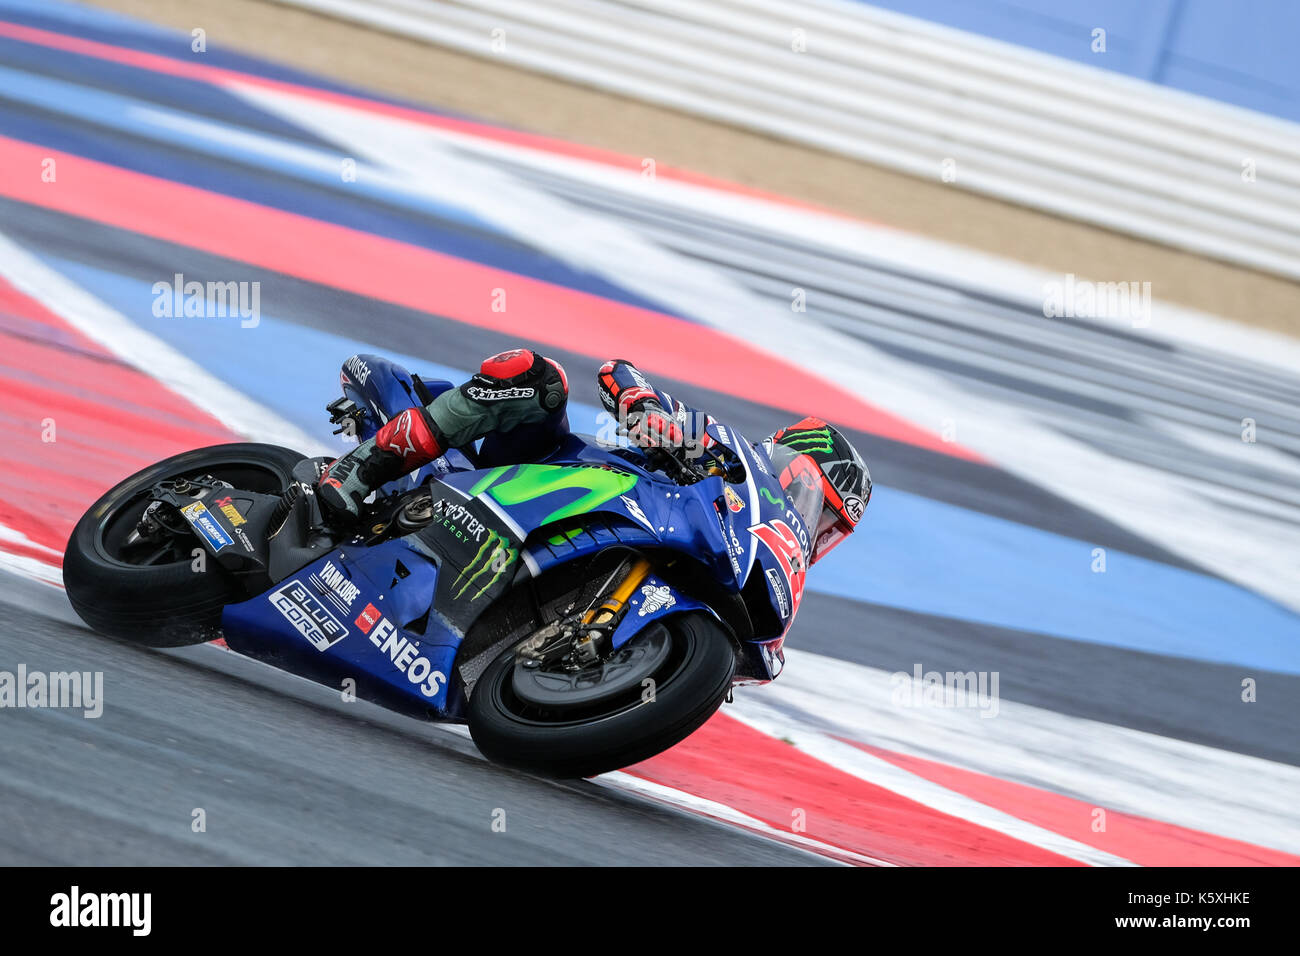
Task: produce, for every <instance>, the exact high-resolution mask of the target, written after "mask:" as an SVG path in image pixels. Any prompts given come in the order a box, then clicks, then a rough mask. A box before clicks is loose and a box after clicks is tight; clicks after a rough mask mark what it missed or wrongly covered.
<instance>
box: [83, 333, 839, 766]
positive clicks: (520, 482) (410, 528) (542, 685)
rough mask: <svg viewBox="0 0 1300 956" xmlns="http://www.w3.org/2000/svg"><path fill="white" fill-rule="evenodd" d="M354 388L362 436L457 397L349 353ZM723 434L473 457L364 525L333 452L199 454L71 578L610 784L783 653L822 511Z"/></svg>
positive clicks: (139, 480)
mask: <svg viewBox="0 0 1300 956" xmlns="http://www.w3.org/2000/svg"><path fill="white" fill-rule="evenodd" d="M341 382H342V385H343V393H344V394H343V397H342V398H339V399H337V400H335V401H334V402H332V403H331V404H330V405H329V406H327V410H328V411H329V413H330V417H331V421H332V422H333V423H334V424H335V425H339V426H340V429H339V430H340V431H342V430H345V429H346V430H347V431H348V432H349V433H353V434H356V435H357V436H359V437H360V438H361V439H362V440H364V439H366V438H369V437H371V436H372V435H373V434H374V433H375V431H376V430H378V428H379V427H380V426H381V425H382V424H383V423H384V422H386V421H387V420H388V418H389V416H390V415H393V414H397V413H398V412H400V410H402V409H406V408H410V407H411V406H413V405H416V404H421V405H422V404H427V403H428V402H429V401H432V398H433V394H434V392H433V390H432V389H433V388H435V387H436V388H444V387H451V384H450V383H445V382H430V383H426V382H424V381H423V380H421V379H420V378H419V376H417V375H412V374H411V373H409V372H408V371H406V370H405V369H403V368H401V367H400V366H398V365H396V364H394V363H392V362H390V361H388V360H387V359H384V358H382V357H380V356H376V355H357V356H353V357H352V358H350V359H349V360H348V362H347V363H345V365H344V371H343V374H342V376H341ZM708 431H709V434H710V435H711V437H712V438H713V439H714V442H715V443H716V444H713V445H712V446H711V448H710V450H709V451H708V452H703V451H699V449H698V446H697V448H696V451H698V454H693V455H683V454H673V453H670V452H667V451H664V450H662V449H652V450H649V451H643V450H641V449H639V448H635V447H630V446H625V445H620V444H608V443H602V442H600V441H598V440H596V439H595V438H593V437H591V436H580V435H577V434H570V435H568V436H567V437H566V438H565V439H564V440H563V441H562V442H561V443H560V444H559V446H558V447H556V448H555V449H554V450H553V451H552V452H550V454H548V455H546V456H544V457H539V458H538V460H536V461H528V462H526V463H522V464H519V463H510V462H500V461H494V460H492V458H491V457H490V456H486V455H483V454H481V452H482V451H485V449H476V448H475V447H474V446H467V447H465V448H462V449H454V450H451V451H448V452H447V454H446V455H445V456H444V457H442V458H440V459H438V460H437V461H435V462H433V463H431V464H429V465H426V466H424V467H423V468H421V469H420V470H418V471H417V472H415V473H413V474H411V475H408V476H405V477H404V478H402V479H399V480H397V481H395V482H391V483H390V484H388V485H385V486H384V487H382V488H381V489H379V491H378V492H376V495H375V498H374V500H373V503H370V504H368V505H366V506H365V508H364V510H363V513H362V518H361V520H360V521H359V522H357V521H355V520H352V521H349V522H348V524H346V525H344V524H341V523H340V521H341V520H342V519H340V518H338V517H337V516H334V515H332V514H329V513H326V512H324V511H323V510H322V508H321V507H320V505H319V503H318V500H317V498H316V495H315V493H314V491H315V487H316V483H317V481H318V480H319V477H320V475H321V473H322V471H323V470H324V468H325V466H326V464H328V462H329V459H328V458H309V457H307V456H305V455H302V454H299V453H297V452H294V451H291V450H289V449H287V448H281V447H277V446H273V445H265V444H252V443H239V444H227V445H217V446H213V447H210V448H201V449H198V450H196V451H189V452H185V453H183V454H180V455H176V456H174V457H172V458H168V459H166V460H165V461H162V462H159V463H158V464H155V465H153V466H151V467H149V468H146V469H144V470H143V471H141V472H139V473H137V474H135V475H133V476H131V477H130V478H127V479H126V480H125V481H123V482H121V483H120V484H119V485H117V486H116V487H115V488H113V489H112V490H110V491H109V492H108V493H107V494H105V495H104V496H103V497H102V498H101V499H100V500H99V501H98V502H96V503H95V505H94V506H93V507H91V509H90V510H89V511H88V512H87V513H86V514H85V516H84V517H83V518H82V519H81V520H80V522H79V523H78V524H77V526H76V528H75V529H74V531H73V533H72V537H71V540H70V541H69V543H68V549H67V554H66V556H65V560H64V582H65V585H66V587H67V594H68V598H69V599H70V601H71V603H72V606H73V608H74V609H75V610H76V611H77V613H78V614H79V615H80V616H81V618H82V619H83V620H84V621H85V622H86V623H87V624H88V625H90V627H92V628H93V629H95V630H97V631H100V632H102V633H104V634H107V635H110V636H113V637H116V638H119V639H123V640H127V641H131V642H135V643H138V644H142V645H146V646H151V647H169V646H179V645H183V644H193V643H199V642H203V641H208V640H212V639H215V638H218V637H221V638H224V640H225V642H226V644H227V645H228V646H229V647H230V648H231V649H233V650H235V651H237V652H239V653H241V654H246V655H248V656H251V657H254V658H257V659H259V660H262V661H264V662H266V663H268V664H271V665H273V666H275V667H278V668H281V669H283V670H286V671H289V672H291V673H293V674H298V675H300V676H302V677H306V678H309V679H311V680H314V681H318V682H320V683H322V684H326V685H328V686H331V687H334V688H349V689H351V690H352V691H353V692H354V693H355V694H356V696H358V697H360V698H363V699H367V700H371V701H374V702H376V703H378V704H381V705H382V706H385V707H388V708H390V709H393V710H396V711H400V712H403V713H406V714H409V715H412V716H416V717H423V718H428V719H433V720H439V721H455V722H462V723H468V725H469V730H470V733H471V735H472V737H473V739H474V741H475V743H476V744H477V746H478V747H479V749H480V750H481V751H482V752H483V753H484V754H485V755H486V756H487V757H488V758H489V759H491V760H494V761H496V762H498V763H501V764H505V765H508V766H512V767H517V768H521V769H524V770H528V771H531V772H535V773H540V774H545V775H548V776H557V777H583V776H592V775H595V774H598V773H602V772H605V771H608V770H613V769H617V768H619V767H624V766H627V765H629V764H631V763H635V762H637V761H639V760H644V759H646V758H648V757H651V756H653V755H654V754H657V753H659V752H661V751H663V750H665V749H667V748H668V747H671V746H672V745H673V744H675V743H677V742H678V741H680V740H682V739H683V738H685V737H686V736H688V735H689V734H690V733H691V732H692V731H694V730H695V729H696V728H698V727H699V726H700V725H701V724H703V723H704V722H705V721H706V720H707V719H708V718H709V717H710V716H711V715H712V714H713V713H714V712H715V711H716V710H717V709H718V708H719V707H720V706H721V705H722V703H723V701H724V699H727V698H729V697H730V694H731V688H732V686H733V685H734V684H738V683H764V682H766V681H770V680H772V679H773V678H775V677H776V676H777V675H778V674H779V673H780V671H781V668H782V667H783V666H784V661H785V657H784V653H783V651H782V642H783V640H784V637H785V633H786V630H787V629H788V627H789V625H790V622H791V620H792V619H793V617H794V614H795V611H796V610H797V608H798V606H799V602H800V599H801V597H802V594H803V586H804V576H805V573H806V562H807V555H808V553H809V542H808V527H809V523H808V521H809V519H812V520H815V516H816V515H817V513H818V509H820V507H821V502H820V500H819V501H816V502H812V501H809V502H807V503H803V502H800V501H798V500H790V499H787V497H786V495H785V493H784V492H783V491H782V488H781V486H780V484H779V483H778V482H777V480H776V478H775V477H774V476H773V474H772V472H773V471H778V473H779V468H778V465H779V455H780V454H781V453H782V451H781V449H782V446H779V445H778V446H775V448H774V449H772V452H773V454H774V455H776V456H778V457H777V460H776V461H773V460H772V459H769V458H768V456H767V455H765V454H761V453H759V452H756V451H755V449H754V448H752V447H751V446H750V444H749V443H748V442H747V441H746V440H745V439H744V437H743V436H741V435H740V434H739V433H738V432H737V431H736V430H735V429H734V428H731V427H729V426H727V425H724V424H717V423H710V424H709V426H708ZM802 512H806V514H807V515H808V517H807V518H806V517H805V515H804V513H802ZM813 527H815V524H814V525H813ZM348 682H350V683H348Z"/></svg>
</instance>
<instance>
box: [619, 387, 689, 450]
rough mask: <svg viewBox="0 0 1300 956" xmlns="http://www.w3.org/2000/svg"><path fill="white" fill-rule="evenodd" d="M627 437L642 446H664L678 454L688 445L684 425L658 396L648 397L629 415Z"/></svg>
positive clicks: (663, 447) (665, 448)
mask: <svg viewBox="0 0 1300 956" xmlns="http://www.w3.org/2000/svg"><path fill="white" fill-rule="evenodd" d="M627 437H628V439H629V440H630V441H631V442H632V443H633V444H635V445H638V446H640V447H641V448H662V449H664V450H665V451H668V452H671V453H673V454H677V453H678V452H680V451H681V450H682V449H683V448H684V447H685V445H686V435H685V433H684V432H683V431H682V426H681V425H679V424H678V423H677V420H676V419H675V418H673V416H672V415H670V414H668V412H667V411H665V410H664V407H663V406H662V405H660V404H659V400H658V399H657V398H648V399H646V400H645V401H643V402H642V403H640V405H639V406H638V407H637V408H635V409H633V410H632V411H630V412H629V413H628V415H627Z"/></svg>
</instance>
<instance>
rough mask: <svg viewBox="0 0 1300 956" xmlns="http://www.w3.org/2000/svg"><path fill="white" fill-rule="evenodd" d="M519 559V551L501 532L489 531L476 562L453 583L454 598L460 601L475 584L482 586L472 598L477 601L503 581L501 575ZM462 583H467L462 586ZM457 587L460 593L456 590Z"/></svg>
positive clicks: (475, 559) (480, 547) (468, 565)
mask: <svg viewBox="0 0 1300 956" xmlns="http://www.w3.org/2000/svg"><path fill="white" fill-rule="evenodd" d="M518 558H519V550H518V549H517V548H512V547H510V542H509V541H507V540H506V539H505V537H504V536H502V535H501V533H500V532H497V531H488V535H487V540H486V541H484V542H483V543H482V544H481V545H480V546H479V549H478V553H477V554H476V555H474V560H473V561H471V562H470V563H469V564H467V565H466V566H465V570H463V571H461V572H460V574H459V575H458V576H457V578H456V580H455V581H453V582H452V585H451V586H452V589H453V591H454V593H453V594H452V597H454V598H456V599H458V600H459V599H460V598H461V597H462V596H463V595H464V594H465V592H466V591H468V590H469V589H470V588H471V587H473V586H474V585H475V584H481V585H482V586H481V587H480V588H479V589H478V590H477V591H475V592H474V594H473V596H472V597H471V598H470V600H471V601H477V600H478V599H479V598H480V597H482V596H483V593H484V592H485V591H487V590H488V588H490V587H492V585H494V584H496V583H497V582H498V581H500V580H501V575H503V574H505V573H506V572H507V571H508V570H510V568H511V567H513V566H514V563H515V561H516V560H518ZM462 581H464V582H465V583H464V584H461V582H462ZM457 587H459V588H460V590H459V591H456V590H455V589H456V588H457Z"/></svg>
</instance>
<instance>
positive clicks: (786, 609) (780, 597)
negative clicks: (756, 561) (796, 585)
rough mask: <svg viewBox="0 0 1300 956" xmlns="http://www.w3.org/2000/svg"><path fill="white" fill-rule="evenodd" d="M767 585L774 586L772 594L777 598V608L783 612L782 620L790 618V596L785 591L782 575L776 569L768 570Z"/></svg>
mask: <svg viewBox="0 0 1300 956" xmlns="http://www.w3.org/2000/svg"><path fill="white" fill-rule="evenodd" d="M765 573H766V574H767V583H768V584H770V585H771V586H772V594H773V595H774V596H775V597H776V604H777V607H778V608H780V610H781V620H783V621H784V620H785V619H786V618H787V617H789V616H790V594H789V592H788V591H786V589H785V582H784V581H782V580H781V575H780V574H779V573H778V572H777V570H776V569H775V568H768V569H767V571H766V572H765Z"/></svg>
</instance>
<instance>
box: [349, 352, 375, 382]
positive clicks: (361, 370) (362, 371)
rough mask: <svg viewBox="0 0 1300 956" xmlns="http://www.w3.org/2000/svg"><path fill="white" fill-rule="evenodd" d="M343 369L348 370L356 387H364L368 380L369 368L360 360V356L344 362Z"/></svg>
mask: <svg viewBox="0 0 1300 956" xmlns="http://www.w3.org/2000/svg"><path fill="white" fill-rule="evenodd" d="M343 367H344V368H345V369H347V370H348V372H349V373H350V374H351V375H352V377H353V378H354V379H356V381H357V384H358V385H365V384H366V379H368V378H370V366H369V365H367V364H366V363H365V362H363V361H362V360H361V356H360V355H354V356H352V357H351V358H350V359H348V360H347V361H346V362H344V363H343Z"/></svg>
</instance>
